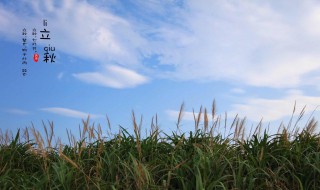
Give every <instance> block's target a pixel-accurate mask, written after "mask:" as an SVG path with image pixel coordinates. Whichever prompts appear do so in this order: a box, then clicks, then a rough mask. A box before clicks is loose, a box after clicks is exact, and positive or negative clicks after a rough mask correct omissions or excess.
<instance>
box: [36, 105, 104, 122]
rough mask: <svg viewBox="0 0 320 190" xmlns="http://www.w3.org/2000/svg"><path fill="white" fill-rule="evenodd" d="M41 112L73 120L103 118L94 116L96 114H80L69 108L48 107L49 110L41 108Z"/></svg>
mask: <svg viewBox="0 0 320 190" xmlns="http://www.w3.org/2000/svg"><path fill="white" fill-rule="evenodd" d="M40 110H41V111H45V112H49V113H53V114H57V115H61V116H65V117H73V118H80V119H85V118H87V117H88V115H90V117H91V118H93V119H95V118H100V117H103V116H102V115H96V114H90V113H85V112H81V111H78V110H73V109H69V108H61V107H49V108H41V109H40Z"/></svg>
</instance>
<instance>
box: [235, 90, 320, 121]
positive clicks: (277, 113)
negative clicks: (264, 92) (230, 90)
mask: <svg viewBox="0 0 320 190" xmlns="http://www.w3.org/2000/svg"><path fill="white" fill-rule="evenodd" d="M295 102H296V113H295V114H299V113H300V111H301V110H302V108H303V107H304V106H306V109H305V114H306V115H308V114H310V113H311V112H312V111H314V110H315V109H316V108H317V107H318V106H320V98H319V97H316V96H306V95H304V94H303V93H302V92H300V91H289V92H288V95H287V96H285V97H283V98H277V99H267V98H248V99H246V100H245V101H244V102H243V103H242V104H235V105H233V109H232V111H230V112H229V113H230V114H231V115H236V114H239V116H240V117H247V118H248V119H250V120H253V121H256V122H259V121H260V120H261V119H262V118H263V120H264V121H267V122H269V121H275V120H281V119H284V118H285V117H287V116H291V114H292V111H293V107H294V104H295Z"/></svg>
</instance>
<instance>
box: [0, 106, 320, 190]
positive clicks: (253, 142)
mask: <svg viewBox="0 0 320 190" xmlns="http://www.w3.org/2000/svg"><path fill="white" fill-rule="evenodd" d="M183 107H184V106H183V104H182V106H181V108H180V114H179V117H178V118H177V123H176V126H175V127H176V130H175V131H172V132H171V133H169V134H167V133H164V132H163V131H161V129H160V127H159V124H158V118H157V116H155V117H154V118H153V119H152V122H151V125H150V127H149V128H150V129H149V130H148V135H147V136H146V137H142V135H141V128H142V122H141V120H142V118H140V117H138V118H137V117H136V116H135V114H134V112H132V128H133V131H134V132H133V134H130V133H129V132H128V131H127V129H125V128H122V127H119V131H118V132H117V133H116V134H114V133H111V126H110V122H109V118H107V125H108V126H107V128H108V129H107V130H106V131H103V130H102V127H101V126H100V125H94V124H90V119H89V117H88V118H87V119H86V120H83V121H82V126H81V128H80V129H79V130H80V137H75V136H74V135H72V134H71V133H70V132H68V131H67V133H68V140H69V143H67V144H62V143H61V141H60V139H59V137H56V136H55V134H54V123H53V122H48V123H47V124H46V123H43V130H44V133H42V134H43V135H41V134H40V132H39V131H38V130H36V128H35V127H34V126H31V127H28V128H25V129H20V130H18V132H17V133H16V134H12V133H11V132H10V131H2V132H1V134H0V189H19V190H22V189H111V190H112V189H139V190H140V189H164V190H165V189H199V190H204V189H206V190H208V189H239V190H240V189H241V190H242V189H245V190H246V189H249V190H250V189H290V190H295V189H320V136H319V133H316V127H317V124H318V122H317V120H316V119H314V118H311V117H310V119H309V120H308V121H307V122H306V123H301V122H299V121H301V118H302V117H303V115H304V109H303V110H301V112H298V113H297V114H295V112H297V111H296V110H295V108H294V111H293V112H294V114H292V115H297V119H291V120H290V121H289V123H288V124H287V125H283V124H281V125H280V126H271V127H278V133H276V134H268V132H267V130H265V129H263V127H262V123H261V122H260V123H259V124H258V125H257V126H254V127H253V128H251V129H246V127H247V126H246V122H245V118H239V117H237V116H236V117H235V118H233V119H232V121H233V122H230V124H229V125H227V123H228V122H226V121H227V116H226V115H223V116H221V115H216V108H215V103H214V102H213V105H212V108H211V109H210V111H207V109H202V108H201V109H200V112H199V113H197V114H194V130H193V131H190V132H182V129H181V120H182V117H183ZM292 118H295V117H293V116H292ZM162 127H164V126H162ZM246 131H250V132H248V133H247V132H246ZM246 133H247V134H246ZM103 134H108V135H107V136H105V135H103Z"/></svg>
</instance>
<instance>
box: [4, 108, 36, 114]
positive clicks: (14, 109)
mask: <svg viewBox="0 0 320 190" xmlns="http://www.w3.org/2000/svg"><path fill="white" fill-rule="evenodd" d="M5 111H6V112H7V113H11V114H16V115H29V114H31V113H30V112H29V111H25V110H22V109H16V108H12V109H8V110H5Z"/></svg>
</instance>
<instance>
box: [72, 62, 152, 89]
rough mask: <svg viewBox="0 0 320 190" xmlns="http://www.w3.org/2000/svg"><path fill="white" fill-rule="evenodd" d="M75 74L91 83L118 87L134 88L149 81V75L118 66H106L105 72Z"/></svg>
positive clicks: (76, 76)
mask: <svg viewBox="0 0 320 190" xmlns="http://www.w3.org/2000/svg"><path fill="white" fill-rule="evenodd" d="M73 76H74V77H75V78H77V79H79V80H81V81H84V82H86V83H89V84H95V85H100V86H105V87H112V88H117V89H122V88H132V87H135V86H138V85H141V84H144V83H146V82H148V78H147V77H144V76H142V75H140V74H138V73H136V72H134V71H132V70H129V69H126V68H122V67H118V66H106V67H105V69H104V72H87V73H77V74H73Z"/></svg>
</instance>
